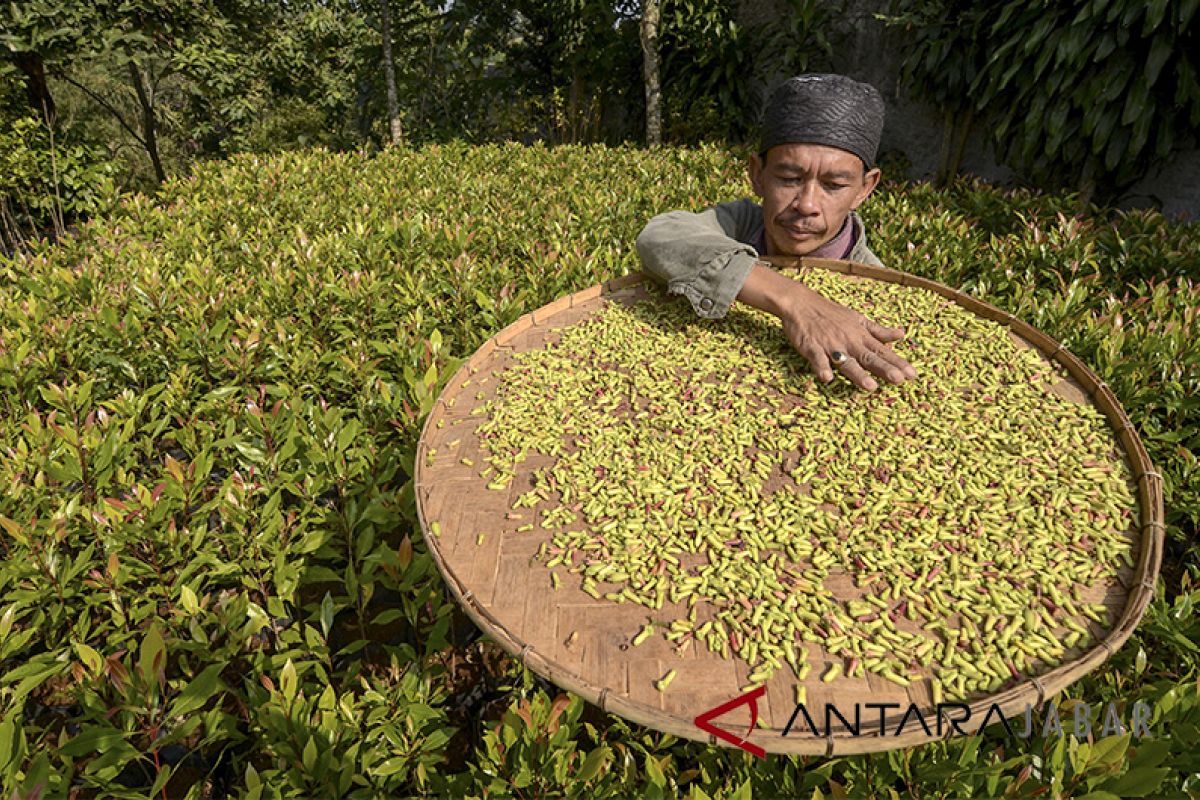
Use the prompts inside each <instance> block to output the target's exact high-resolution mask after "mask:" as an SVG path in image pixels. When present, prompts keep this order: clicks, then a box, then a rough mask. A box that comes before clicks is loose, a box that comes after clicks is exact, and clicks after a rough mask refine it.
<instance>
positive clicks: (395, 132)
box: [379, 0, 404, 145]
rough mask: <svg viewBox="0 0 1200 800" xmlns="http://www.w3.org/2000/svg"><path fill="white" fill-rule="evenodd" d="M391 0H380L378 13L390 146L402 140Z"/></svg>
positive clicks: (402, 131)
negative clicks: (393, 57) (380, 22)
mask: <svg viewBox="0 0 1200 800" xmlns="http://www.w3.org/2000/svg"><path fill="white" fill-rule="evenodd" d="M390 4H391V0H380V3H379V12H380V17H381V19H382V28H383V77H384V80H385V82H386V83H387V111H388V129H389V130H390V131H391V135H392V140H391V143H392V145H399V144H400V143H401V142H402V141H403V140H404V129H403V128H401V127H400V102H399V101H398V100H397V99H396V70H395V67H394V65H393V62H392V9H391V7H390Z"/></svg>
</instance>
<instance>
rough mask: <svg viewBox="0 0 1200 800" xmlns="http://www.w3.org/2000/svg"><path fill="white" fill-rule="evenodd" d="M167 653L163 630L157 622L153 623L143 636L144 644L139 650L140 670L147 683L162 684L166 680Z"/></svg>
mask: <svg viewBox="0 0 1200 800" xmlns="http://www.w3.org/2000/svg"><path fill="white" fill-rule="evenodd" d="M166 655H167V646H166V643H165V642H164V641H163V638H162V631H161V630H160V629H159V627H158V623H157V622H156V623H153V624H152V625H151V626H150V629H149V630H147V631H146V635H145V636H143V637H142V646H141V649H140V650H139V651H138V672H139V673H140V674H141V676H142V680H144V681H145V682H146V683H147V684H155V683H157V684H160V685H161V684H162V682H163V681H164V680H165V675H164V667H165V663H166Z"/></svg>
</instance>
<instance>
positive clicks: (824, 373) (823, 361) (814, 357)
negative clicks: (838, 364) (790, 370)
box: [796, 342, 833, 383]
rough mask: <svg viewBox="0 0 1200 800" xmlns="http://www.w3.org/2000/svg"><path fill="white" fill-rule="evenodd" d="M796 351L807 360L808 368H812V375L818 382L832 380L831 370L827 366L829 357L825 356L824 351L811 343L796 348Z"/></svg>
mask: <svg viewBox="0 0 1200 800" xmlns="http://www.w3.org/2000/svg"><path fill="white" fill-rule="evenodd" d="M796 350H797V351H798V352H799V353H800V355H802V356H804V357H805V358H806V359H808V363H809V366H811V367H812V371H813V373H814V374H815V375H816V376H817V378H818V379H819V380H821V381H823V382H825V383H829V382H830V381H831V380H833V368H832V367H831V366H830V365H829V356H828V355H826V354H825V351H824V350H822V349H821V348H820V347H818V346H817V345H815V344H813V343H812V342H806V343H805V344H803V345H800V346H797V347H796Z"/></svg>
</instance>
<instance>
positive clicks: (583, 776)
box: [575, 745, 612, 783]
mask: <svg viewBox="0 0 1200 800" xmlns="http://www.w3.org/2000/svg"><path fill="white" fill-rule="evenodd" d="M611 753H612V751H610V750H609V749H608V746H607V745H601V746H600V747H597V748H596V749H595V750H592V752H590V753H588V754H587V757H586V758H585V759H583V763H582V764H581V765H580V766H579V771H578V772H576V773H575V780H577V781H579V782H580V783H586V782H588V781H590V780H591V779H592V778H594V777H596V775H597V774H598V773H599V772H600V770H601V769H603V767H604V765H605V764H607V763H608V759H609V756H610V755H611Z"/></svg>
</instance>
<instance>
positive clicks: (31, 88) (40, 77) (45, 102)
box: [13, 53, 56, 127]
mask: <svg viewBox="0 0 1200 800" xmlns="http://www.w3.org/2000/svg"><path fill="white" fill-rule="evenodd" d="M13 60H14V61H15V63H16V65H17V68H18V69H19V70H21V72H23V73H24V74H25V96H26V97H27V98H28V99H29V106H30V107H31V108H32V109H33V110H34V111H35V112H36V113H37V115H38V116H39V117H41V118H42V121H43V122H45V123H46V125H47V126H49V127H53V126H54V117H55V113H56V109H55V107H54V98H53V97H51V95H50V87H49V86H48V85H47V84H46V67H45V64H43V63H42V57H41V56H40V55H38V54H37V53H17V54H16V56H15V58H14V59H13Z"/></svg>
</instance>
